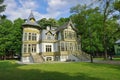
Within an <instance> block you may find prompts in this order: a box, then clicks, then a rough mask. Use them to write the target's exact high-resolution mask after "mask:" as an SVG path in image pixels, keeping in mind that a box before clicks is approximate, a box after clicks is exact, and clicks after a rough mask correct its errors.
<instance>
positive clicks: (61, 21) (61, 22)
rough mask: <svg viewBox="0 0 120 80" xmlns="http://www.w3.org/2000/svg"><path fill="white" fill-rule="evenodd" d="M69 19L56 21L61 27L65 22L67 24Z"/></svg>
mask: <svg viewBox="0 0 120 80" xmlns="http://www.w3.org/2000/svg"><path fill="white" fill-rule="evenodd" d="M69 20H70V19H69V18H60V19H59V20H58V24H59V26H62V25H63V24H65V23H66V22H68V21H69Z"/></svg>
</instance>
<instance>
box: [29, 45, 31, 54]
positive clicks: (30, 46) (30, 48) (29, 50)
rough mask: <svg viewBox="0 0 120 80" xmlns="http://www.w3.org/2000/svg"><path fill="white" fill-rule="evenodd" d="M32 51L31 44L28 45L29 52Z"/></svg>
mask: <svg viewBox="0 0 120 80" xmlns="http://www.w3.org/2000/svg"><path fill="white" fill-rule="evenodd" d="M30 52H31V45H30V44H29V45H28V53H30Z"/></svg>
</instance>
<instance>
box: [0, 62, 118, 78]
mask: <svg viewBox="0 0 120 80" xmlns="http://www.w3.org/2000/svg"><path fill="white" fill-rule="evenodd" d="M119 75H120V64H105V63H99V62H95V63H89V62H66V63H42V64H17V63H16V61H0V79H1V80H119V79H120V76H119Z"/></svg>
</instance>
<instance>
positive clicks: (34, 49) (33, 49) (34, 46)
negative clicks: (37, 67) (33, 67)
mask: <svg viewBox="0 0 120 80" xmlns="http://www.w3.org/2000/svg"><path fill="white" fill-rule="evenodd" d="M32 52H36V44H32Z"/></svg>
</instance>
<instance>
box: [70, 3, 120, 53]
mask: <svg viewBox="0 0 120 80" xmlns="http://www.w3.org/2000/svg"><path fill="white" fill-rule="evenodd" d="M78 6H79V7H78ZM78 9H81V10H78ZM99 11H100V9H99V8H98V7H96V8H87V7H85V6H80V5H77V6H76V7H74V8H71V12H72V13H75V14H73V15H72V16H71V18H72V20H73V22H74V23H75V24H76V25H75V26H76V27H77V28H78V30H79V32H78V34H79V35H81V47H82V50H83V51H85V52H87V53H101V52H102V53H104V50H105V47H104V46H105V44H104V43H103V42H104V40H105V43H106V49H107V51H108V52H109V53H113V51H114V48H113V46H114V42H115V40H116V39H117V38H118V35H120V34H119V33H116V32H118V31H116V30H118V25H117V24H116V21H117V20H116V19H114V18H107V16H108V15H106V19H105V16H104V15H103V14H102V13H101V12H99ZM105 14H107V12H106V13H105ZM104 19H105V22H104V21H103V20H104ZM103 24H104V25H105V26H104V25H103ZM116 35H117V36H116ZM104 37H105V39H104ZM103 39H104V40H103Z"/></svg>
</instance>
